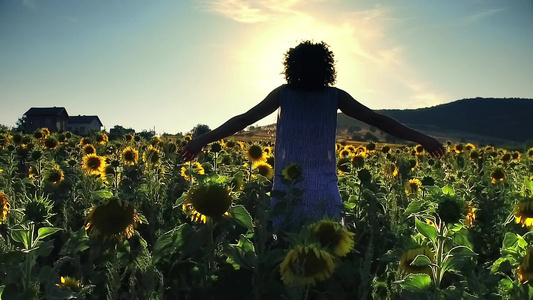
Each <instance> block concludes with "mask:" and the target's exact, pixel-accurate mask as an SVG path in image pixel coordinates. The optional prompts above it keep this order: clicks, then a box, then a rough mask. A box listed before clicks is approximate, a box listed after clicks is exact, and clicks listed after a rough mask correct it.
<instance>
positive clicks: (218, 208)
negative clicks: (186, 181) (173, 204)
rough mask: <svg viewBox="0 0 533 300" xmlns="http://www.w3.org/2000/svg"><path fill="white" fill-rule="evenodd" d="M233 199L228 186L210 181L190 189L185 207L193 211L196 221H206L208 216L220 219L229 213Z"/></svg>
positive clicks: (193, 217)
mask: <svg viewBox="0 0 533 300" xmlns="http://www.w3.org/2000/svg"><path fill="white" fill-rule="evenodd" d="M232 200H233V199H232V197H231V193H230V189H229V188H228V187H226V186H225V185H223V184H221V183H217V182H214V181H208V182H204V183H202V184H199V185H196V186H193V187H192V188H191V189H190V190H189V192H188V194H187V201H186V203H185V204H184V205H183V209H184V210H189V211H190V212H191V213H192V219H193V220H194V221H202V222H204V223H205V221H206V220H207V218H213V219H218V218H220V217H222V216H223V215H227V211H228V210H229V208H230V206H231V203H232Z"/></svg>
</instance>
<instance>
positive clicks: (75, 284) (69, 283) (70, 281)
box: [56, 276, 82, 292]
mask: <svg viewBox="0 0 533 300" xmlns="http://www.w3.org/2000/svg"><path fill="white" fill-rule="evenodd" d="M56 286H57V287H59V288H61V289H69V290H71V291H73V292H79V291H81V288H82V285H81V283H80V281H79V280H78V279H76V278H73V277H69V276H65V277H63V276H61V279H60V280H59V283H57V284H56Z"/></svg>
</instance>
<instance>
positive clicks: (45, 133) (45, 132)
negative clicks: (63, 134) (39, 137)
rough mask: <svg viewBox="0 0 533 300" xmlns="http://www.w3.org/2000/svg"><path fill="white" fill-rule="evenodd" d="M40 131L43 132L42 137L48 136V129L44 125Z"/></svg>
mask: <svg viewBox="0 0 533 300" xmlns="http://www.w3.org/2000/svg"><path fill="white" fill-rule="evenodd" d="M41 132H42V134H43V138H47V137H49V136H50V130H49V129H48V128H46V127H43V128H41Z"/></svg>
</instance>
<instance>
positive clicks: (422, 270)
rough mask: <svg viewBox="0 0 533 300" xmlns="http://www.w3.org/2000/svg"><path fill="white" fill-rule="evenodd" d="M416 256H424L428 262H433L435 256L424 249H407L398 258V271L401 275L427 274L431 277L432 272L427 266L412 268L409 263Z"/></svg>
mask: <svg viewBox="0 0 533 300" xmlns="http://www.w3.org/2000/svg"><path fill="white" fill-rule="evenodd" d="M418 255H425V256H427V257H428V258H429V260H430V261H435V256H434V254H433V252H432V251H431V250H429V249H428V248H426V247H418V248H413V249H409V250H407V251H406V252H404V254H403V255H402V257H401V258H400V271H401V272H402V274H403V275H408V274H428V275H429V276H432V270H431V267H429V266H414V265H411V263H412V262H413V261H414V259H415V258H416V257H417V256H418Z"/></svg>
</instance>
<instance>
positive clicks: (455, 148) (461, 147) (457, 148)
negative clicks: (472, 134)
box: [453, 143, 464, 154]
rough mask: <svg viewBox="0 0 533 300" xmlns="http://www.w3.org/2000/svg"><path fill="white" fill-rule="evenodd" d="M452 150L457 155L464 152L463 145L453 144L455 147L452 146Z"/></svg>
mask: <svg viewBox="0 0 533 300" xmlns="http://www.w3.org/2000/svg"><path fill="white" fill-rule="evenodd" d="M453 150H454V151H455V153H457V154H459V153H461V152H463V150H464V146H463V144H460V143H459V144H455V146H453Z"/></svg>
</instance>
